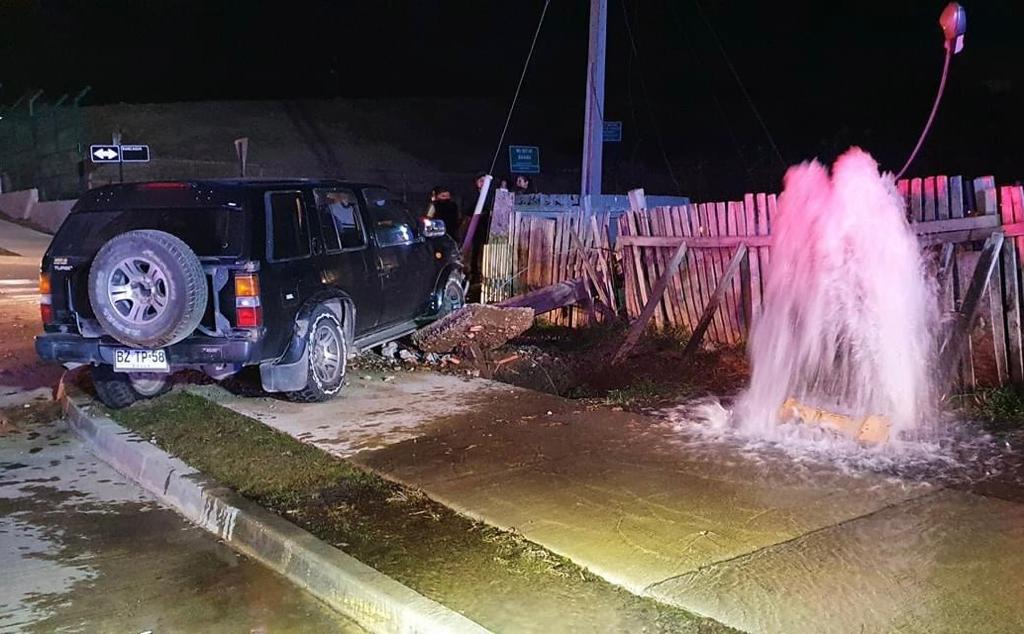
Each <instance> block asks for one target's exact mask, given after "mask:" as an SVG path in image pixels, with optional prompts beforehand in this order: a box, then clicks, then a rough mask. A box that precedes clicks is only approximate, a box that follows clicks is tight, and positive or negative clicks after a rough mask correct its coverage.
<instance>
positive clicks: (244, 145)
mask: <svg viewBox="0 0 1024 634" xmlns="http://www.w3.org/2000/svg"><path fill="white" fill-rule="evenodd" d="M235 155H236V156H237V157H238V175H239V176H241V177H242V178H245V162H246V160H247V159H248V158H249V137H247V136H244V137H242V138H240V139H235Z"/></svg>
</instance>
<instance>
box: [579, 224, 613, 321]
mask: <svg viewBox="0 0 1024 634" xmlns="http://www.w3.org/2000/svg"><path fill="white" fill-rule="evenodd" d="M569 239H570V240H571V241H572V244H573V246H574V247H575V248H576V252H577V253H579V255H580V260H581V261H582V262H583V270H584V271H585V272H586V273H587V275H588V276H589V277H590V281H591V283H593V285H594V288H595V289H597V297H598V299H600V300H601V301H602V302H603V303H604V305H605V306H609V307H610V306H611V305H612V302H611V300H610V299H609V298H608V295H607V294H606V293H605V288H604V284H603V283H602V280H601V278H600V277H599V276H598V274H597V269H595V268H594V263H593V262H591V261H590V256H589V255H588V254H587V251H586V248H585V247H584V246H583V240H582V239H581V238H580V237H579V235H578V234H577V233H576V232H575V231H573V230H572V229H570V230H569Z"/></svg>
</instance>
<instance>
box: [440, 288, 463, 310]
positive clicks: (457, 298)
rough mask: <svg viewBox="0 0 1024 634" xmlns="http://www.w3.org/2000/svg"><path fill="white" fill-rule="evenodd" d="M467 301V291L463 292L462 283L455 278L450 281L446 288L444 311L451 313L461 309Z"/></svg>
mask: <svg viewBox="0 0 1024 634" xmlns="http://www.w3.org/2000/svg"><path fill="white" fill-rule="evenodd" d="M465 303H466V296H465V293H463V292H462V285H461V284H459V283H458V282H457V281H455V280H451V281H450V282H448V286H446V287H445V289H444V311H445V312H448V313H451V312H455V311H456V310H458V309H460V308H462V307H463V305H465Z"/></svg>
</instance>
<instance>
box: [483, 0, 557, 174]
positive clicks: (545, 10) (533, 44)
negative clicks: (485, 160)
mask: <svg viewBox="0 0 1024 634" xmlns="http://www.w3.org/2000/svg"><path fill="white" fill-rule="evenodd" d="M549 4H551V0H544V8H543V9H542V10H541V12H540V20H538V21H537V30H535V31H534V32H533V41H532V42H530V52H529V53H527V54H526V62H525V63H524V64H523V72H522V73H520V75H519V84H517V85H516V94H515V95H514V96H513V97H512V105H510V106H509V108H508V116H507V117H505V127H503V128H502V129H501V136H500V137H499V138H498V147H496V148H494V158H493V159H492V160H491V169H490V170H488V172H487V173H488V174H493V173H494V166H495V165H497V164H498V155H499V154H501V146H502V144H503V143H505V134H507V133H508V124H509V123H510V122H511V121H512V113H513V112H514V111H515V109H516V102H517V101H519V91H520V90H521V89H522V88H523V80H525V79H526V71H527V69H529V68H530V60H531V59H532V58H533V49H534V48H535V47H536V46H537V36H539V35H540V27H541V26H543V25H544V16H545V15H547V13H548V5H549Z"/></svg>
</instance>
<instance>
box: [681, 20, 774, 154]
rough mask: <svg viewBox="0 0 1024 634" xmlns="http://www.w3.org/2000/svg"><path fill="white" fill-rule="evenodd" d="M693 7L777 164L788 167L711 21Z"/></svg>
mask: <svg viewBox="0 0 1024 634" xmlns="http://www.w3.org/2000/svg"><path fill="white" fill-rule="evenodd" d="M693 4H694V6H696V7H697V13H698V14H700V19H701V20H703V21H704V25H705V26H707V27H708V31H710V32H711V36H712V38H714V40H715V44H716V45H717V46H718V52H719V53H721V54H722V59H724V60H725V65H726V66H728V67H729V72H730V73H732V76H733V79H735V80H736V84H737V85H738V86H739V87H740V92H742V93H743V98H744V99H746V100H747V105H749V106H750V110H751V111H752V112H753V113H754V117H755V118H757V122H758V123H759V124H760V125H761V129H762V130H764V134H765V136H766V137H768V143H770V144H771V146H772V150H774V151H775V156H777V157H778V159H779V163H781V164H782V167H783V168H785V167H787V166H788V163H786V159H784V158H783V157H782V152H780V151H779V146H778V145H776V144H775V139H774V138H772V133H771V132H769V131H768V125H767V124H765V122H764V119H763V118H762V117H761V113H760V112H759V111H758V109H757V106H756V105H754V100H753V99H752V98H751V97H750V93H748V92H747V88H746V86H744V85H743V80H742V79H740V74H739V72H738V71H737V70H736V67H735V66H733V63H732V60H731V59H730V58H729V54H728V53H726V52H725V47H724V46H723V45H722V40H721V39H719V37H718V32H717V31H715V27H714V26H712V25H711V21H710V20H708V17H707V16H706V15H705V14H704V9H703V7H701V6H700V1H699V0H693Z"/></svg>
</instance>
